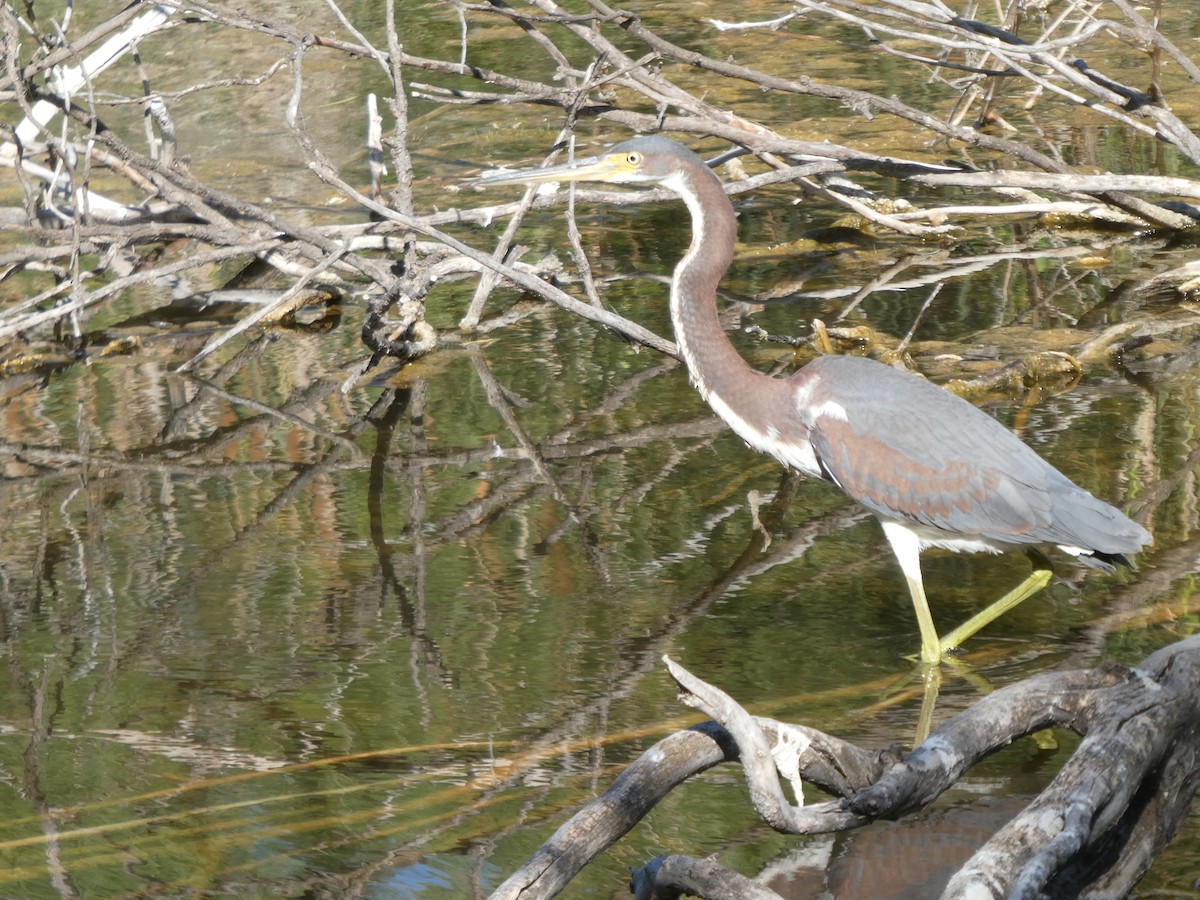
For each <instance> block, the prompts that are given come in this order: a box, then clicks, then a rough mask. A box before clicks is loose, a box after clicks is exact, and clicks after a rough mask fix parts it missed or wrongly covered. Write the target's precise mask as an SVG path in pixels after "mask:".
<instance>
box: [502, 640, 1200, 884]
mask: <svg viewBox="0 0 1200 900" xmlns="http://www.w3.org/2000/svg"><path fill="white" fill-rule="evenodd" d="M666 664H667V668H668V670H669V671H670V673H671V676H672V677H673V678H674V679H675V681H676V682H677V683H678V684H679V687H680V699H681V700H682V701H683V702H684V703H686V704H687V705H688V706H692V707H695V708H697V709H699V710H701V711H703V712H705V713H707V714H708V715H709V716H711V717H712V721H709V722H705V723H703V724H701V725H698V726H696V727H694V728H691V729H688V730H686V731H681V732H677V733H675V734H672V735H670V736H669V737H667V738H665V739H664V740H662V741H660V742H658V743H657V744H655V745H654V746H653V747H651V748H650V749H648V750H647V751H646V752H645V753H643V754H642V755H641V757H639V758H638V759H637V760H636V761H635V762H634V763H633V764H632V765H630V766H629V768H628V769H626V770H625V772H623V773H622V774H621V775H620V776H619V777H618V778H617V779H616V781H614V782H613V784H612V785H611V786H610V787H609V788H608V789H607V790H606V791H604V793H603V794H601V795H600V796H599V797H597V798H596V799H594V800H593V801H591V802H590V803H588V804H587V805H586V806H585V807H584V808H583V809H582V810H580V811H579V812H578V813H577V814H576V815H575V816H574V817H573V818H571V820H570V821H568V822H567V823H566V824H564V825H563V826H562V827H561V828H559V829H558V831H557V832H555V834H554V835H553V836H552V837H551V838H550V839H549V840H548V841H546V843H545V844H543V845H542V847H541V848H540V849H539V850H538V851H537V852H536V853H535V854H534V855H533V857H532V858H530V859H529V861H528V862H526V863H525V865H524V866H522V867H521V868H520V869H519V870H518V871H517V872H515V873H514V874H513V875H512V876H511V877H510V878H509V879H508V880H507V881H505V882H504V883H503V884H502V885H501V886H500V887H499V888H498V889H497V890H496V891H495V893H494V894H493V895H492V897H493V900H502V898H534V897H550V896H553V895H554V894H556V893H558V891H560V890H561V889H562V888H563V887H564V886H565V885H566V884H567V883H568V882H569V881H570V880H571V878H573V877H574V876H575V874H576V873H578V872H579V870H580V869H582V868H583V867H584V866H585V865H587V863H588V862H589V861H590V860H592V859H593V858H595V857H596V856H597V855H598V854H600V853H601V852H602V851H603V850H604V849H605V848H607V847H608V846H610V845H611V844H613V843H614V842H615V841H616V840H618V839H619V838H620V837H621V836H622V835H624V834H625V833H626V832H627V831H629V829H631V828H632V827H633V826H634V824H635V823H636V822H637V821H638V820H639V819H640V818H641V817H642V816H644V815H645V814H646V813H647V812H649V811H650V810H651V809H652V808H653V807H654V805H655V804H656V803H657V802H658V801H659V800H661V799H662V798H663V797H664V796H665V795H666V794H667V793H668V792H669V791H670V790H671V789H672V788H673V787H675V786H676V785H677V784H680V783H681V782H683V781H684V780H686V779H687V778H689V777H691V776H692V775H695V774H697V773H699V772H702V771H704V770H705V769H708V768H710V767H712V766H714V765H717V764H719V763H722V762H733V761H740V762H741V764H742V767H743V768H744V770H745V773H746V781H747V785H748V789H749V792H750V799H751V802H753V804H754V806H755V809H756V810H757V811H758V813H759V814H760V815H761V816H762V817H763V819H764V820H765V821H766V822H767V823H768V824H770V825H771V826H772V827H773V828H775V829H777V830H779V831H783V832H788V833H794V834H818V833H824V832H832V831H841V830H844V829H848V828H854V827H857V826H860V825H864V824H867V823H869V822H872V821H875V820H877V819H898V818H900V817H902V816H905V815H907V814H909V813H912V812H914V811H916V810H919V809H921V808H922V807H924V806H926V805H927V804H929V803H931V802H932V801H933V800H935V799H936V798H937V797H938V796H940V795H941V794H942V793H943V792H944V791H946V790H947V789H948V788H950V787H951V786H953V785H954V784H955V782H956V781H958V779H959V778H961V777H962V776H963V774H964V773H965V772H966V771H967V770H968V769H969V768H970V767H971V766H972V765H974V764H975V763H977V762H978V761H979V760H981V759H983V758H984V757H986V756H988V755H989V754H991V753H992V752H994V751H996V750H999V749H1001V748H1002V747H1005V746H1008V745H1009V744H1011V743H1012V742H1013V741H1015V740H1017V739H1018V738H1020V737H1023V736H1025V735H1029V734H1031V733H1033V732H1036V731H1040V730H1042V729H1045V728H1051V727H1060V728H1069V729H1071V730H1072V731H1074V732H1076V733H1078V734H1079V735H1081V736H1082V738H1083V740H1082V741H1081V742H1080V744H1079V747H1078V748H1077V749H1076V751H1075V752H1074V753H1073V754H1072V756H1071V757H1070V759H1069V760H1068V761H1067V763H1066V764H1065V765H1064V766H1063V767H1062V769H1061V770H1060V771H1059V773H1058V775H1057V776H1056V777H1055V778H1054V779H1053V781H1052V782H1051V783H1050V784H1049V785H1048V786H1047V787H1046V789H1045V790H1044V791H1042V793H1041V794H1040V795H1039V796H1038V797H1036V798H1035V799H1034V800H1033V801H1032V802H1031V803H1030V804H1029V805H1028V806H1026V807H1025V809H1024V810H1023V811H1022V812H1020V813H1019V814H1018V815H1017V816H1016V817H1015V818H1013V819H1012V820H1011V821H1010V822H1009V823H1008V824H1007V825H1005V826H1004V827H1002V828H1001V829H1000V830H999V831H997V832H996V833H995V834H994V835H993V836H992V837H991V839H990V840H988V841H987V842H986V843H985V844H984V845H983V846H982V847H980V848H979V849H978V850H977V851H976V852H975V853H974V855H973V856H972V857H971V858H970V859H969V860H968V862H967V863H966V865H965V866H963V867H962V868H961V869H960V870H959V871H958V872H957V873H956V874H954V875H953V877H952V878H951V879H950V881H949V883H948V884H947V885H946V886H945V889H944V892H943V894H942V896H943V897H955V898H961V897H970V898H992V897H1014V898H1036V897H1046V896H1049V897H1086V898H1118V897H1124V896H1126V895H1127V894H1128V892H1129V890H1130V889H1131V888H1132V886H1133V885H1134V884H1135V883H1136V882H1137V881H1138V879H1139V878H1140V877H1141V876H1142V875H1143V874H1144V873H1145V872H1146V870H1147V869H1148V868H1149V866H1150V864H1151V862H1152V861H1153V860H1154V858H1155V857H1156V856H1157V855H1158V853H1159V852H1160V851H1161V850H1162V849H1163V847H1165V846H1166V844H1167V843H1168V842H1169V841H1170V840H1171V838H1172V837H1173V836H1174V834H1175V832H1176V831H1177V829H1178V827H1179V825H1180V823H1181V822H1182V821H1183V819H1184V817H1185V816H1186V815H1187V813H1188V810H1189V808H1190V806H1191V802H1192V797H1193V795H1194V793H1195V791H1196V787H1197V778H1198V777H1200V690H1198V688H1200V636H1194V637H1191V638H1188V639H1186V640H1183V641H1180V642H1178V643H1176V644H1173V645H1171V646H1169V647H1166V648H1165V649H1163V650H1160V651H1158V652H1157V653H1155V654H1153V655H1152V656H1150V657H1149V658H1147V659H1146V660H1145V661H1144V662H1143V663H1142V664H1141V665H1140V666H1137V667H1134V668H1129V667H1126V666H1122V665H1117V664H1112V663H1105V664H1103V665H1101V666H1099V667H1098V668H1095V669H1090V670H1074V671H1066V672H1057V673H1050V674H1046V675H1040V676H1036V677H1033V678H1029V679H1027V680H1025V681H1021V682H1019V683H1017V684H1014V685H1010V686H1008V687H1005V688H1002V689H1000V690H997V691H996V692H994V693H992V694H989V695H988V696H986V697H984V698H982V699H981V700H980V701H979V702H977V703H976V704H975V705H974V706H972V707H971V708H969V709H967V710H965V711H964V712H962V713H960V714H958V715H956V716H955V717H954V718H952V719H950V720H949V721H948V722H946V723H945V724H944V725H942V726H941V727H940V728H938V729H937V731H935V732H934V733H933V734H932V735H930V737H929V738H928V739H926V740H925V741H924V742H922V743H921V744H920V746H918V747H916V748H915V749H914V750H912V752H910V753H908V754H907V755H902V754H901V753H900V752H899V751H898V750H896V749H894V748H890V749H887V750H883V751H875V752H872V751H866V750H863V749H861V748H859V747H856V746H854V745H853V744H850V743H847V742H845V741H841V740H839V739H837V738H835V737H831V736H829V735H826V734H823V733H822V732H820V731H817V730H815V729H811V728H806V727H803V726H798V725H788V724H784V723H780V722H776V721H774V720H771V719H764V718H759V717H756V716H752V715H750V714H749V713H747V712H746V710H745V709H743V708H742V707H741V706H740V705H739V704H738V703H737V702H736V701H734V700H733V699H732V698H731V697H729V696H728V695H726V694H724V693H722V692H721V691H720V690H718V689H716V688H714V687H712V686H711V685H709V684H707V683H705V682H704V681H702V680H700V679H699V678H696V677H695V676H694V675H692V674H691V673H689V672H688V671H687V670H685V669H683V668H682V667H681V666H679V665H677V664H676V663H674V662H672V661H671V660H669V659H667V660H666ZM781 776H782V778H783V780H785V781H788V782H790V783H791V785H792V788H793V793H794V795H795V796H796V797H798V798H799V797H802V796H803V795H802V794H801V793H800V789H801V782H802V781H807V782H810V783H811V784H813V785H815V786H817V787H819V788H821V789H822V790H824V791H826V792H828V793H830V794H832V795H833V796H834V798H835V799H831V800H827V801H824V802H819V803H813V804H810V805H807V806H805V805H803V804H802V803H800V804H797V803H792V802H791V801H789V800H788V799H787V797H786V795H785V793H784V790H783V786H782V782H781ZM632 887H633V889H634V892H635V894H636V896H638V897H639V898H643V897H644V898H650V897H676V896H679V894H680V893H681V892H687V893H689V894H694V895H696V896H701V897H708V898H716V897H752V898H758V897H778V895H777V894H775V893H774V892H772V891H771V890H770V889H769V888H767V887H766V886H764V885H762V884H761V883H759V882H756V881H754V880H752V879H750V878H747V877H746V876H745V875H741V874H738V873H735V872H731V871H729V870H727V869H723V868H722V867H721V866H719V865H717V864H716V863H714V862H713V861H711V860H693V859H689V858H687V857H681V856H672V857H666V858H657V859H654V860H652V861H650V862H649V863H648V864H647V865H646V866H645V867H644V868H642V869H639V870H637V871H635V872H634V878H633V885H632Z"/></svg>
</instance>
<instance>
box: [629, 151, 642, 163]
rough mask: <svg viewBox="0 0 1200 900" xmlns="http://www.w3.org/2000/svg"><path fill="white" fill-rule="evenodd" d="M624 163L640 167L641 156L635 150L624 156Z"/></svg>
mask: <svg viewBox="0 0 1200 900" xmlns="http://www.w3.org/2000/svg"><path fill="white" fill-rule="evenodd" d="M625 162H627V163H629V164H630V165H631V166H640V165H641V164H642V154H640V153H638V152H637V151H636V150H635V151H633V152H632V153H629V154H627V155H626V157H625Z"/></svg>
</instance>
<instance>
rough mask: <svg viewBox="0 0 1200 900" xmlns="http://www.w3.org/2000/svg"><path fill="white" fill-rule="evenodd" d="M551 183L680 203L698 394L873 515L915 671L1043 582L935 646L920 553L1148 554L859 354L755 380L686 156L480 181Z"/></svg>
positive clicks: (676, 147) (711, 220) (718, 209)
mask: <svg viewBox="0 0 1200 900" xmlns="http://www.w3.org/2000/svg"><path fill="white" fill-rule="evenodd" d="M549 181H593V182H610V183H615V184H651V185H662V186H663V187H665V188H667V189H668V190H671V191H673V192H674V193H676V194H678V195H679V196H680V197H681V198H682V199H683V202H684V203H685V204H687V208H688V211H689V212H690V213H691V218H692V243H691V246H690V247H689V248H688V251H687V253H685V254H684V256H683V259H681V260H680V261H679V264H678V265H677V266H676V267H675V275H674V277H673V279H672V281H671V322H672V324H673V325H674V328H675V337H676V340H677V343H678V345H679V349H680V351H681V352H682V354H683V358H684V360H685V361H686V363H687V367H688V371H689V372H690V373H691V377H692V382H693V383H694V384H695V386H696V389H697V390H698V391H699V392H700V396H702V397H703V398H704V399H705V400H706V401H707V402H708V404H709V406H711V407H712V408H713V410H714V411H715V412H716V413H717V415H719V416H720V417H721V418H722V419H724V420H725V421H726V422H727V423H728V424H729V426H730V427H731V428H732V429H733V430H734V431H735V432H736V433H737V434H738V435H739V436H740V437H741V438H742V439H743V440H744V441H745V442H746V443H747V444H749V445H750V446H751V447H753V448H754V449H755V450H759V451H761V452H763V453H767V454H770V455H771V456H773V457H775V458H776V459H778V460H779V461H780V462H782V463H783V464H784V465H787V466H791V467H793V468H795V469H799V470H800V471H801V472H805V473H807V474H809V475H813V476H816V477H818V478H822V479H824V480H826V481H829V482H832V483H833V484H835V485H837V486H838V487H840V488H841V489H842V490H843V491H845V492H846V494H848V495H849V496H850V497H852V498H853V499H854V500H857V501H858V502H859V503H861V504H862V505H863V506H865V507H866V508H867V509H869V510H870V511H871V512H873V513H874V514H875V516H876V517H877V518H878V519H879V522H880V524H881V525H882V526H883V533H884V535H886V537H887V539H888V542H889V543H890V544H891V547H892V551H893V552H894V553H895V554H896V559H897V560H898V561H899V563H900V568H901V570H902V571H903V572H904V577H905V579H906V580H907V582H908V588H909V592H910V593H911V594H912V601H913V606H914V608H915V609H916V614H917V624H918V626H919V627H920V630H921V661H922V663H925V664H927V665H933V664H935V663H937V662H939V661H941V660H942V659H943V658H944V656H945V655H946V653H947V652H948V651H950V650H951V649H953V648H955V647H957V646H958V645H959V644H960V643H961V642H962V641H963V640H965V639H966V638H968V637H970V636H971V635H973V634H975V633H976V632H977V631H979V629H981V628H983V627H984V626H985V625H987V624H988V623H990V622H992V621H994V620H995V619H996V618H998V617H999V616H1000V615H1002V614H1003V613H1004V612H1006V611H1007V610H1009V609H1011V608H1012V607H1014V606H1016V605H1017V604H1018V603H1021V602H1022V601H1023V600H1025V599H1026V598H1027V597H1029V596H1031V595H1032V594H1034V593H1036V592H1037V591H1038V590H1040V589H1041V588H1042V587H1044V586H1045V584H1046V582H1047V581H1048V580H1049V577H1050V575H1049V572H1048V571H1046V570H1036V571H1034V572H1033V573H1032V574H1031V575H1030V576H1029V578H1027V579H1026V580H1025V582H1023V583H1022V584H1021V585H1019V586H1018V587H1017V588H1015V589H1014V590H1013V591H1011V592H1010V593H1009V594H1007V595H1006V596H1004V597H1002V598H1001V599H1000V600H998V601H996V602H995V603H993V604H992V605H991V606H989V607H988V608H987V609H985V610H983V611H982V612H981V613H979V614H977V615H976V616H974V617H972V618H971V619H970V620H968V621H967V622H966V623H964V624H963V625H962V626H960V627H959V628H957V629H955V630H954V631H953V632H951V633H950V634H949V635H947V636H946V637H944V638H943V637H939V636H938V632H937V629H936V628H935V627H934V624H933V617H932V616H931V615H930V612H929V604H928V602H927V601H926V599H925V588H924V586H923V584H922V579H921V561H920V551H921V550H922V549H924V548H927V547H944V548H947V549H950V550H955V551H969V552H980V551H986V552H990V553H999V552H1001V551H1003V550H1008V549H1013V548H1017V547H1027V548H1029V547H1032V546H1036V545H1039V544H1049V545H1055V546H1057V547H1059V549H1061V550H1063V551H1065V552H1066V553H1068V554H1070V555H1071V556H1074V557H1075V558H1076V559H1077V560H1079V561H1080V562H1082V563H1085V564H1087V565H1091V566H1096V567H1099V568H1103V569H1106V570H1109V571H1112V570H1113V568H1114V563H1122V564H1124V565H1129V561H1128V560H1127V559H1126V558H1125V554H1126V553H1134V552H1136V551H1138V550H1140V549H1141V547H1142V546H1143V545H1144V544H1145V543H1146V542H1147V541H1149V540H1150V535H1149V534H1148V533H1147V532H1146V529H1144V528H1142V526H1140V525H1138V524H1137V523H1136V522H1133V521H1131V520H1130V519H1129V518H1127V517H1126V516H1125V515H1124V514H1122V513H1121V512H1119V511H1118V510H1116V509H1114V508H1113V507H1112V506H1109V505H1108V504H1107V503H1105V502H1103V501H1102V500H1097V499H1096V498H1095V497H1093V496H1092V495H1091V494H1089V493H1088V492H1087V491H1085V490H1083V489H1082V488H1080V487H1078V486H1077V485H1075V484H1074V483H1073V482H1072V481H1071V480H1070V479H1069V478H1067V477H1066V476H1065V475H1063V474H1062V473H1061V472H1059V471H1058V470H1057V469H1055V468H1054V467H1053V466H1051V465H1050V464H1049V463H1047V462H1046V461H1045V460H1043V459H1042V458H1041V457H1040V456H1038V455H1037V454H1036V453H1034V452H1033V451H1032V450H1031V449H1029V447H1027V446H1026V445H1025V444H1024V443H1022V442H1021V441H1020V440H1019V439H1018V438H1017V437H1016V436H1014V435H1013V434H1012V432H1010V431H1009V430H1008V429H1007V428H1005V427H1004V426H1003V425H1001V424H1000V423H999V422H997V421H996V420H995V419H993V418H992V417H991V416H989V415H987V414H986V413H984V412H981V411H980V410H978V409H976V408H975V407H974V406H972V405H971V404H970V403H967V402H966V401H965V400H962V399H961V398H959V397H956V396H955V395H954V394H951V393H950V392H949V391H946V390H944V389H943V388H941V387H938V386H936V385H934V384H931V383H930V382H928V381H925V380H924V379H922V378H919V377H917V376H915V375H911V374H908V373H905V372H901V371H899V370H897V369H894V368H892V367H890V366H887V365H884V364H883V363H880V362H876V361H874V360H870V359H865V358H862V357H854V356H824V357H820V358H818V359H816V360H814V361H812V362H810V363H808V364H807V365H806V366H804V367H803V368H802V369H800V371H798V372H796V373H795V374H793V375H791V376H789V377H787V378H774V377H771V376H769V375H765V374H763V373H761V372H758V371H756V370H755V369H753V368H751V367H750V365H748V364H747V363H746V362H745V360H743V359H742V357H741V356H740V355H739V354H738V352H737V350H736V349H734V346H733V344H732V343H730V341H729V339H728V338H727V337H726V335H725V332H724V331H723V330H722V328H721V324H720V321H719V320H718V318H717V302H716V291H717V283H718V282H719V281H720V280H721V276H722V275H723V274H724V273H725V270H726V269H728V268H729V264H730V262H731V261H732V260H733V249H734V243H735V240H736V236H737V220H736V216H735V214H734V210H733V205H732V204H731V203H730V202H729V198H728V197H727V196H726V195H725V191H724V190H723V189H722V187H721V182H720V181H719V180H718V178H717V176H716V175H714V174H713V172H712V170H711V169H709V168H708V166H706V165H705V164H704V161H703V160H701V159H700V158H699V157H698V156H696V154H694V153H692V152H691V151H690V150H688V149H687V148H686V147H683V146H681V145H680V144H677V143H675V142H674V141H671V140H668V139H667V138H663V137H640V138H635V139H633V140H631V141H626V142H625V143H622V144H618V145H617V146H615V147H613V148H612V149H611V150H610V151H609V152H608V153H605V154H603V155H601V156H596V157H593V158H591V159H586V160H582V161H579V162H576V163H572V164H568V165H563V166H554V167H550V168H544V169H535V170H527V171H520V172H513V173H505V174H500V175H495V176H491V177H488V178H483V179H480V180H479V181H478V182H476V183H477V184H484V185H499V184H536V183H543V182H549Z"/></svg>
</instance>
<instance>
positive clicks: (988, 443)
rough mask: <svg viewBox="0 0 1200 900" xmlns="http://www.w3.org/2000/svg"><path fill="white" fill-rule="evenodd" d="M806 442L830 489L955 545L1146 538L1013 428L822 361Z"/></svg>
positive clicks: (873, 369)
mask: <svg viewBox="0 0 1200 900" xmlns="http://www.w3.org/2000/svg"><path fill="white" fill-rule="evenodd" d="M814 366H815V367H816V370H815V372H814V373H812V376H813V377H816V378H817V379H819V384H820V387H819V388H814V389H810V390H809V394H810V396H813V397H815V398H818V399H817V401H816V402H813V403H812V404H811V405H810V407H809V410H810V416H809V421H808V423H807V424H808V426H809V439H810V440H811V442H812V447H813V453H814V455H815V456H816V458H817V462H818V465H819V466H820V468H821V470H822V472H823V473H825V474H826V475H827V476H828V477H829V478H830V480H832V481H834V482H835V483H836V484H838V485H839V486H840V487H841V488H842V489H843V490H844V491H846V493H847V494H849V495H850V496H851V497H853V498H854V499H856V500H858V501H859V502H860V503H862V504H863V505H864V506H866V507H867V508H869V509H871V510H872V511H874V512H876V513H878V514H879V515H882V516H884V517H888V518H894V519H899V520H901V521H908V522H913V523H918V524H922V525H926V526H931V527H933V528H937V529H940V530H942V531H945V532H947V533H948V534H949V535H956V536H963V537H969V536H978V537H981V538H986V539H988V540H994V541H1000V542H1005V543H1041V542H1046V543H1055V544H1063V545H1070V546H1079V547H1082V548H1085V549H1097V550H1104V551H1106V552H1112V553H1121V552H1132V551H1134V550H1136V549H1138V547H1140V545H1141V544H1142V543H1145V540H1146V533H1145V531H1144V530H1143V529H1141V527H1140V526H1138V525H1136V524H1135V523H1133V522H1130V521H1129V520H1128V519H1127V518H1126V517H1125V516H1124V515H1122V514H1121V513H1120V512H1119V511H1117V510H1116V509H1113V508H1112V507H1111V506H1109V505H1108V504H1107V503H1104V502H1103V501H1100V500H1097V499H1096V498H1095V497H1093V496H1092V495H1091V494H1089V493H1087V492H1086V491H1084V490H1083V489H1082V488H1079V487H1078V486H1076V485H1075V484H1074V483H1072V482H1071V481H1070V479H1068V478H1067V477H1066V476H1064V475H1062V474H1061V473H1060V472H1059V471H1058V470H1057V469H1055V468H1054V467H1053V466H1051V465H1050V464H1049V463H1047V462H1046V461H1045V460H1043V459H1042V458H1041V457H1040V456H1038V455H1037V454H1036V453H1035V452H1034V451H1033V450H1031V449H1030V448H1029V447H1027V446H1026V445H1025V444H1024V443H1022V442H1021V441H1020V440H1019V439H1018V438H1017V437H1016V436H1014V435H1013V434H1012V433H1011V432H1010V431H1009V430H1008V429H1007V428H1005V427H1004V426H1003V425H1001V424H1000V423H999V422H997V421H996V420H995V419H993V418H992V417H991V416H989V415H987V414H986V413H984V412H982V411H980V410H978V409H976V408H975V407H974V406H972V405H971V404H969V403H967V402H966V401H965V400H962V399H960V398H959V397H956V396H955V395H953V394H951V393H950V392H948V391H946V390H943V389H942V388H940V387H937V386H936V385H933V384H930V383H929V382H926V381H923V380H921V379H919V378H914V377H913V376H911V375H908V374H905V373H902V372H898V371H896V370H894V369H891V368H889V367H887V366H882V365H880V364H878V363H874V362H872V361H870V360H862V359H854V358H850V357H825V358H822V359H820V360H817V361H815V362H814V363H810V364H809V366H806V367H805V369H804V370H802V372H801V375H804V374H805V373H806V372H807V370H808V369H810V368H812V367H814Z"/></svg>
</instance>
